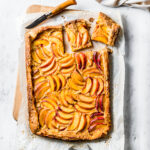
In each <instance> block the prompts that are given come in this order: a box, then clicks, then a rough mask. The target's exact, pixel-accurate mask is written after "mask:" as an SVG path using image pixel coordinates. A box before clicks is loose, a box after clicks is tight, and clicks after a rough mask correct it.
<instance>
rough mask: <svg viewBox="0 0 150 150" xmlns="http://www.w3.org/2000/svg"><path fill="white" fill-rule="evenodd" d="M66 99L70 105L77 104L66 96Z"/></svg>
mask: <svg viewBox="0 0 150 150" xmlns="http://www.w3.org/2000/svg"><path fill="white" fill-rule="evenodd" d="M65 99H66V101H67V102H68V103H69V104H75V103H76V102H75V101H74V100H73V99H72V98H71V97H70V96H68V95H66V96H65Z"/></svg>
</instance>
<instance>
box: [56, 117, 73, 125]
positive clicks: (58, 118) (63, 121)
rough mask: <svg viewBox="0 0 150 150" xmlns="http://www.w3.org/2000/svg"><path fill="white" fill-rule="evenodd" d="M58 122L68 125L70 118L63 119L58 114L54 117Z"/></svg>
mask: <svg viewBox="0 0 150 150" xmlns="http://www.w3.org/2000/svg"><path fill="white" fill-rule="evenodd" d="M55 119H56V120H57V121H58V122H59V123H61V124H64V125H68V124H69V123H70V120H65V119H63V118H61V117H60V116H59V115H58V116H56V118H55Z"/></svg>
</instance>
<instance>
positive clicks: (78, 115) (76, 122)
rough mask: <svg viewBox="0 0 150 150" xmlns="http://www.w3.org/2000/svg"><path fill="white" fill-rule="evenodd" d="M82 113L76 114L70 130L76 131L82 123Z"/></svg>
mask: <svg viewBox="0 0 150 150" xmlns="http://www.w3.org/2000/svg"><path fill="white" fill-rule="evenodd" d="M80 118H81V113H79V112H75V113H74V117H73V120H72V123H71V125H70V126H69V127H68V130H75V129H76V128H77V127H78V126H79V123H80Z"/></svg>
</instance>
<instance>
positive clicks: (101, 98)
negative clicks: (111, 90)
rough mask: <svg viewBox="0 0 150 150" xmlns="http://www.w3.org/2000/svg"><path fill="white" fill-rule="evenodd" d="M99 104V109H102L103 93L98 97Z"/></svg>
mask: <svg viewBox="0 0 150 150" xmlns="http://www.w3.org/2000/svg"><path fill="white" fill-rule="evenodd" d="M99 106H100V109H101V110H102V111H103V95H101V96H100V98H99Z"/></svg>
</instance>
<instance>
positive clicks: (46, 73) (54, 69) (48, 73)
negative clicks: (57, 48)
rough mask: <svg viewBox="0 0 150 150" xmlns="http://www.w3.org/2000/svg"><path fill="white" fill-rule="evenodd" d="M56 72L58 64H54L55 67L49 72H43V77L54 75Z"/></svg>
mask: <svg viewBox="0 0 150 150" xmlns="http://www.w3.org/2000/svg"><path fill="white" fill-rule="evenodd" d="M57 70H58V64H57V63H56V64H55V66H54V67H53V68H52V69H51V70H50V71H48V72H45V73H44V75H45V76H49V75H52V74H54V73H56V71H57Z"/></svg>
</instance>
